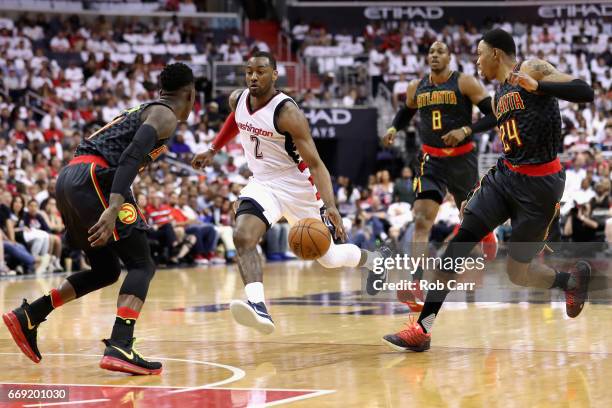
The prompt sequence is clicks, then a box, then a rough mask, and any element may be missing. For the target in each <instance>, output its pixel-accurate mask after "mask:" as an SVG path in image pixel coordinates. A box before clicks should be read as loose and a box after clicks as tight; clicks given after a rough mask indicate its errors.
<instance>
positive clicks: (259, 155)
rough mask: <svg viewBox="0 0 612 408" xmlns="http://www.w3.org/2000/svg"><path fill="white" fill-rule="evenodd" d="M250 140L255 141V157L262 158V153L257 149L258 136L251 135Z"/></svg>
mask: <svg viewBox="0 0 612 408" xmlns="http://www.w3.org/2000/svg"><path fill="white" fill-rule="evenodd" d="M251 142H255V158H257V159H263V153H262V152H261V151H260V150H259V138H258V137H257V136H255V135H251Z"/></svg>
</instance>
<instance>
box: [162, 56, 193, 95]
mask: <svg viewBox="0 0 612 408" xmlns="http://www.w3.org/2000/svg"><path fill="white" fill-rule="evenodd" d="M192 83H193V71H192V70H191V68H189V67H188V66H187V65H185V64H183V63H182V62H176V63H174V64H168V65H166V66H165V67H164V69H163V70H162V72H161V74H160V75H159V84H160V87H161V89H162V90H164V91H168V92H174V91H178V90H179V89H181V88H182V87H184V86H187V85H190V84H192Z"/></svg>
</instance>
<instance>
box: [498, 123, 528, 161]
mask: <svg viewBox="0 0 612 408" xmlns="http://www.w3.org/2000/svg"><path fill="white" fill-rule="evenodd" d="M499 138H500V139H501V141H502V144H503V145H504V153H508V152H509V151H510V150H512V146H510V142H511V141H512V140H514V143H515V144H516V145H517V146H518V147H521V146H522V145H523V141H522V140H521V137H520V136H519V133H518V127H517V126H516V119H514V118H512V119H509V120H507V121H505V122H504V123H502V124H501V126H500V127H499Z"/></svg>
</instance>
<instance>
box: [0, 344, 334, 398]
mask: <svg viewBox="0 0 612 408" xmlns="http://www.w3.org/2000/svg"><path fill="white" fill-rule="evenodd" d="M21 354H22V353H17V352H13V353H0V355H21ZM45 355H46V356H75V357H96V358H100V357H101V355H100V354H77V353H46V354H45ZM153 358H154V359H157V360H164V361H178V362H185V363H192V364H200V365H209V366H213V367H219V368H224V369H226V370H229V371H231V372H232V376H231V377H230V378H227V379H225V380H221V381H217V382H213V383H209V384H205V385H201V386H197V387H184V386H168V385H151V386H147V385H115V384H72V383H68V384H67V383H62V384H58V383H32V382H18V383H17V382H0V384H23V385H39V386H56V387H57V386H64V387H70V386H73V387H117V388H149V389H151V388H157V389H171V390H172V391H169V392H168V393H169V394H179V393H185V392H190V391H197V390H205V389H211V390H229V391H236V390H240V391H286V392H306V393H308V394H305V395H298V396H295V397H290V398H285V399H282V400H278V401H273V402H269V403H264V404H257V405H253V407H260V408H263V407H271V406H276V405H281V404H286V403H290V402H294V401H301V400H305V399H310V398H315V397H319V396H323V395H327V394H331V393H334V392H336V390H312V389H298V388H247V387H236V388H232V387H220V386H221V385H225V384H228V383H231V382H235V381H238V380H241V379H242V378H244V377H245V376H246V373H245V371H244V370H242V369H240V368H237V367H234V366H230V365H226V364H220V363H212V362H209V361H200V360H189V359H181V358H170V357H153ZM106 401H110V400H109V399H95V400H81V401H68V402H51V403H41V404H31V405H24V408H25V407H47V406H61V405H75V404H89V403H96V402H106Z"/></svg>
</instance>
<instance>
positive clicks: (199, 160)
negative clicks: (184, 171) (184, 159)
mask: <svg viewBox="0 0 612 408" xmlns="http://www.w3.org/2000/svg"><path fill="white" fill-rule="evenodd" d="M215 154H216V152H215V151H214V150H210V149H209V150H207V151H205V152H203V153H198V154H196V155H195V156H193V160H191V167H193V168H194V169H196V170H200V169H202V168H204V167H208V166H210V165H211V164H212V162H213V159H214V158H215Z"/></svg>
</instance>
